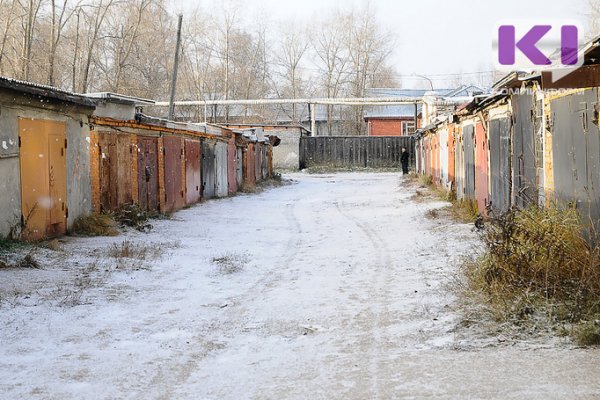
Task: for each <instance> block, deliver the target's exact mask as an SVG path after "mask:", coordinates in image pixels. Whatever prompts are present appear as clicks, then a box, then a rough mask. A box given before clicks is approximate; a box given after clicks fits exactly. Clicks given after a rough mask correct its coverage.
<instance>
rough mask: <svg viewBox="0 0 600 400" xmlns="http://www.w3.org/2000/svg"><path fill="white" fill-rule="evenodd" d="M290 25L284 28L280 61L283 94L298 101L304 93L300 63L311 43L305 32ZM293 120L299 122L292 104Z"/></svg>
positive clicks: (294, 106) (280, 47) (280, 46)
mask: <svg viewBox="0 0 600 400" xmlns="http://www.w3.org/2000/svg"><path fill="white" fill-rule="evenodd" d="M290 25H291V26H290ZM290 25H286V26H285V28H282V32H281V36H280V43H279V51H280V53H279V57H278V61H279V63H280V66H281V68H282V73H281V76H282V78H283V93H284V94H285V95H288V96H290V97H291V98H292V99H296V98H298V95H299V94H300V93H301V91H302V74H301V73H300V63H301V61H302V59H303V57H304V55H305V53H306V50H307V49H308V46H309V43H308V40H307V37H306V35H305V34H304V32H302V31H299V30H297V29H293V24H290ZM290 28H292V29H290ZM291 118H292V122H298V115H297V110H296V104H292V114H291Z"/></svg>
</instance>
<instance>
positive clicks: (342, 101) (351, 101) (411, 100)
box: [154, 97, 473, 107]
mask: <svg viewBox="0 0 600 400" xmlns="http://www.w3.org/2000/svg"><path fill="white" fill-rule="evenodd" d="M472 99H473V98H472V97H461V98H454V99H448V100H434V101H432V102H428V103H430V104H435V105H440V106H444V105H447V106H450V105H458V104H463V103H467V102H469V101H471V100H472ZM419 103H423V99H422V98H421V97H364V98H351V97H349V98H339V99H332V98H304V99H255V100H189V101H175V102H174V103H173V104H174V105H177V106H196V105H200V104H210V105H263V104H339V105H348V106H359V105H390V104H419ZM169 104H170V103H169V102H166V101H158V102H156V103H155V104H154V105H155V106H159V107H166V106H169Z"/></svg>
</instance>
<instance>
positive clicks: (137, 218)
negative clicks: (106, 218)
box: [114, 204, 159, 232]
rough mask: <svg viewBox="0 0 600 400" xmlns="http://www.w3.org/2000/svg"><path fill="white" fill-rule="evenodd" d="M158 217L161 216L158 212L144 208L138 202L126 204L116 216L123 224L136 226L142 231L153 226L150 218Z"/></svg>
mask: <svg viewBox="0 0 600 400" xmlns="http://www.w3.org/2000/svg"><path fill="white" fill-rule="evenodd" d="M157 217H159V214H158V213H157V212H153V211H147V210H144V209H143V208H140V206H139V205H137V204H125V205H124V206H122V207H121V209H119V211H117V212H116V213H115V216H114V218H115V220H116V221H117V222H118V223H119V224H120V225H121V226H127V227H130V228H134V229H136V230H138V231H140V232H149V231H151V230H152V228H153V226H152V224H151V223H150V222H149V220H150V219H151V218H157Z"/></svg>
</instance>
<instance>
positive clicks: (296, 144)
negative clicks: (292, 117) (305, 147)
mask: <svg viewBox="0 0 600 400" xmlns="http://www.w3.org/2000/svg"><path fill="white" fill-rule="evenodd" d="M266 134H268V135H277V137H279V138H280V139H281V143H279V146H276V147H273V168H275V169H291V170H297V169H298V166H299V165H300V159H299V149H300V129H286V130H281V131H268V132H266Z"/></svg>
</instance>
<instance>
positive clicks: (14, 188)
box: [0, 96, 21, 237]
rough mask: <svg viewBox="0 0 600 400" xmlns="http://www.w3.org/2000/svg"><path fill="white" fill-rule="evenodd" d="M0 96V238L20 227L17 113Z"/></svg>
mask: <svg viewBox="0 0 600 400" xmlns="http://www.w3.org/2000/svg"><path fill="white" fill-rule="evenodd" d="M2 100H3V99H2V97H1V96H0V177H1V178H0V236H2V237H5V236H7V235H8V234H9V233H10V232H11V228H17V227H19V226H20V221H21V179H20V171H19V128H18V120H17V117H18V115H19V114H18V112H17V110H15V109H12V108H7V107H5V106H4V105H3V104H2V103H1V101H2Z"/></svg>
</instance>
